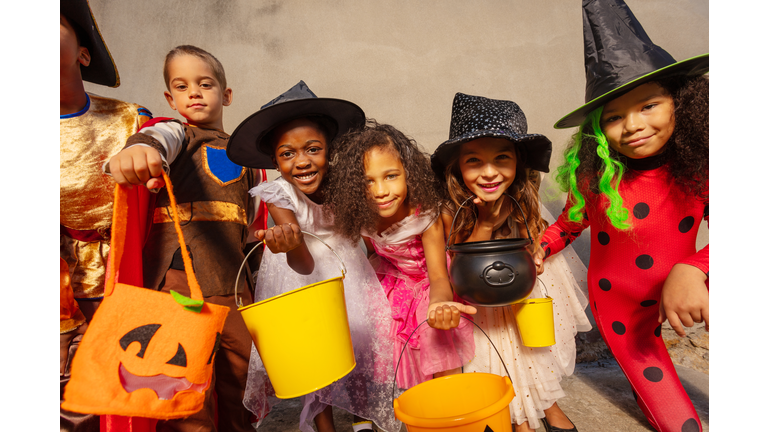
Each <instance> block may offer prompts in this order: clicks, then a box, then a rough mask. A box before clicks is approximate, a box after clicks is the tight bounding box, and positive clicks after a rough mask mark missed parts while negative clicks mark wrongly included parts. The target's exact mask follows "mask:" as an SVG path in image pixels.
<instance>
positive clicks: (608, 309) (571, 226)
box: [541, 166, 709, 431]
mask: <svg viewBox="0 0 768 432" xmlns="http://www.w3.org/2000/svg"><path fill="white" fill-rule="evenodd" d="M633 174H637V175H636V176H634V177H632V178H631V179H626V178H625V180H622V182H621V184H620V186H619V193H620V195H621V197H622V198H623V199H624V208H626V209H628V210H629V212H630V217H629V222H630V223H631V225H632V228H630V229H629V230H625V231H622V230H618V229H616V228H614V227H613V225H611V223H610V220H609V219H608V217H607V215H606V214H605V209H606V208H607V207H608V198H607V197H605V196H604V195H603V194H599V195H595V194H591V193H586V194H585V199H586V205H585V208H584V210H585V211H584V220H583V221H582V222H580V223H576V222H571V221H569V220H568V213H567V211H568V209H569V208H570V202H571V200H570V199H569V201H568V202H569V205H567V206H566V208H565V209H564V211H563V213H562V214H561V215H560V217H559V218H558V219H557V222H556V223H555V224H553V225H552V226H550V227H549V228H548V229H547V231H546V232H545V233H544V236H543V237H542V240H541V245H542V248H543V249H544V251H545V253H546V254H547V256H549V255H551V254H554V253H557V252H558V251H560V250H561V249H562V248H564V247H565V246H566V245H568V244H569V243H571V242H572V241H573V240H574V239H575V238H576V237H578V236H579V235H580V234H581V232H582V231H583V230H585V229H586V228H587V227H590V226H591V228H592V229H591V234H590V242H591V246H590V260H589V270H588V285H589V297H590V305H591V307H592V313H593V315H594V317H595V321H596V322H597V327H598V329H599V331H600V334H601V335H602V336H603V339H604V340H605V342H606V344H607V345H608V347H609V348H610V350H611V352H612V353H613V355H614V357H615V358H616V360H617V362H618V363H619V365H620V366H621V369H622V370H623V371H624V374H625V375H626V376H627V379H628V380H629V382H630V384H631V385H632V388H633V390H634V392H635V394H636V399H637V403H638V404H639V405H640V408H641V409H642V411H643V413H644V414H645V416H646V417H647V418H648V420H649V421H650V422H651V424H652V425H653V426H654V427H655V428H656V429H657V430H663V431H673V430H674V431H700V430H701V422H700V420H699V418H698V415H697V414H696V411H695V410H694V408H693V405H692V403H691V400H690V398H689V397H688V395H687V394H686V392H685V390H683V387H682V386H681V384H680V379H679V378H678V377H677V373H676V372H675V368H674V366H673V365H672V361H671V360H670V358H669V354H668V352H667V349H666V346H665V344H664V341H663V339H662V338H661V325H660V324H659V323H658V316H659V299H660V296H661V289H662V287H663V286H664V281H665V280H666V278H667V275H668V274H669V272H670V270H671V269H672V266H674V265H675V264H678V263H682V264H688V265H692V266H694V267H697V268H698V269H700V270H701V271H702V272H704V273H706V274H707V275H708V274H709V245H707V246H706V247H704V248H703V249H701V250H700V251H696V235H697V232H698V230H699V225H700V224H701V222H702V220H707V223H709V201H708V199H706V200H702V199H697V198H696V197H692V196H689V195H686V194H685V193H683V191H681V190H680V188H679V187H678V186H677V185H676V184H675V183H674V182H673V181H672V178H671V176H670V175H669V173H668V170H667V168H666V167H664V166H662V167H661V168H656V169H653V170H648V171H633ZM696 427H698V429H697V428H696Z"/></svg>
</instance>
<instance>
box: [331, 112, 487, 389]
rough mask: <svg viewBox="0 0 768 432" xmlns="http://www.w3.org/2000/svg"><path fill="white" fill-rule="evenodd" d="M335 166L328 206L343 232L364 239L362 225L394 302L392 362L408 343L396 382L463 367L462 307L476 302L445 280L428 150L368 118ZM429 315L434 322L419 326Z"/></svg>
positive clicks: (467, 348) (437, 193)
mask: <svg viewBox="0 0 768 432" xmlns="http://www.w3.org/2000/svg"><path fill="white" fill-rule="evenodd" d="M331 167H332V168H331V172H332V173H333V174H332V176H331V178H330V180H329V185H328V189H327V200H326V210H327V212H328V214H329V215H331V216H332V217H333V220H334V226H335V229H336V231H337V232H338V233H339V234H341V235H342V236H343V237H345V238H348V239H349V240H352V241H359V240H360V237H361V233H362V237H363V239H364V241H365V244H366V246H367V249H368V251H369V254H371V263H372V265H373V267H374V269H376V273H377V274H378V277H379V280H380V282H381V285H382V287H383V288H384V291H385V292H386V295H387V299H388V300H389V303H390V306H391V310H392V319H393V321H392V326H391V332H390V334H391V336H393V337H394V338H395V349H394V350H393V352H392V358H393V367H394V366H395V365H396V364H397V361H398V358H399V357H400V353H401V351H402V350H403V348H404V347H405V351H404V354H403V356H402V361H401V362H400V367H399V368H398V370H397V373H396V377H395V378H396V381H397V384H398V386H399V387H400V388H404V389H407V388H410V387H413V386H414V385H416V384H419V383H421V382H424V381H426V380H429V379H431V378H432V377H433V376H434V377H438V376H444V375H449V374H454V373H458V372H460V368H461V366H462V365H463V364H465V363H467V362H468V361H469V360H470V359H471V358H472V357H473V355H474V344H473V339H472V327H471V323H468V322H466V320H461V322H459V315H460V313H468V314H473V313H475V312H476V310H475V308H474V307H472V306H469V305H466V304H463V303H461V302H459V301H457V300H456V299H455V298H454V294H453V291H452V289H451V285H450V282H449V281H448V270H447V267H446V255H445V239H444V237H443V225H442V220H441V219H440V217H439V214H440V208H439V207H440V203H441V191H442V189H441V187H440V184H439V183H438V182H437V180H436V179H435V176H434V174H433V173H432V171H431V169H430V166H429V158H428V157H427V156H426V155H425V154H424V153H422V151H421V149H420V148H419V146H418V145H417V144H416V142H415V141H413V140H412V139H409V138H408V137H406V136H405V135H404V134H403V133H402V132H400V131H399V130H397V129H395V128H394V127H392V126H390V125H386V124H378V123H376V121H375V120H370V121H369V122H368V124H367V125H366V127H365V128H363V129H360V130H353V131H351V132H349V133H348V134H347V135H345V136H344V137H343V138H342V139H341V140H340V142H339V145H338V150H337V152H336V154H335V157H334V161H333V163H332V165H331ZM374 251H375V255H374V254H373V252H374ZM427 317H429V318H428V323H429V325H430V326H431V327H427V326H419V324H420V322H422V321H424V320H425V319H427ZM417 327H418V330H417V331H416V333H415V334H414V335H413V337H411V339H410V341H408V342H407V344H406V341H407V340H408V337H409V336H410V335H411V333H413V331H414V330H415V329H417ZM451 327H453V328H452V329H451V330H448V329H449V328H451Z"/></svg>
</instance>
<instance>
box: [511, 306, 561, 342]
mask: <svg viewBox="0 0 768 432" xmlns="http://www.w3.org/2000/svg"><path fill="white" fill-rule="evenodd" d="M512 311H513V312H514V313H515V321H517V329H518V330H520V337H521V338H522V339H523V345H525V346H527V347H545V346H550V345H554V344H555V319H554V314H553V309H552V297H549V296H547V297H546V298H535V299H525V300H523V301H521V302H519V303H515V304H513V305H512Z"/></svg>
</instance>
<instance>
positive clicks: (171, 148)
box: [139, 121, 184, 165]
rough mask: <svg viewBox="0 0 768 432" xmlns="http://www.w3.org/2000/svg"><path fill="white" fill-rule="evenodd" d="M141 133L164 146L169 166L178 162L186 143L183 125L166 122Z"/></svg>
mask: <svg viewBox="0 0 768 432" xmlns="http://www.w3.org/2000/svg"><path fill="white" fill-rule="evenodd" d="M139 132H141V133H143V134H146V135H149V136H151V137H152V138H154V139H156V140H157V141H158V142H159V143H160V145H162V146H163V148H164V149H165V153H166V155H167V157H166V158H163V160H165V162H167V163H168V165H170V164H172V163H173V161H175V160H176V156H178V155H179V152H180V151H181V146H182V144H183V143H184V126H183V125H182V124H181V123H179V122H177V121H164V122H160V123H156V124H153V125H152V126H149V127H145V128H144V129H142V130H141V131H139ZM161 156H162V155H161Z"/></svg>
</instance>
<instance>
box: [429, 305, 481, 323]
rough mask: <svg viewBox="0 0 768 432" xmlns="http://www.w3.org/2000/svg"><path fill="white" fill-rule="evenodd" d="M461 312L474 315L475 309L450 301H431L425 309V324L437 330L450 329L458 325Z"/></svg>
mask: <svg viewBox="0 0 768 432" xmlns="http://www.w3.org/2000/svg"><path fill="white" fill-rule="evenodd" d="M461 313H465V314H469V315H474V314H476V313H477V309H476V308H475V307H474V306H469V305H465V304H462V303H457V302H452V301H451V302H436V303H432V304H430V305H429V309H428V311H427V324H429V326H430V327H432V328H435V329H438V330H450V329H452V328H456V327H458V326H459V320H460V318H459V317H460V316H461Z"/></svg>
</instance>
